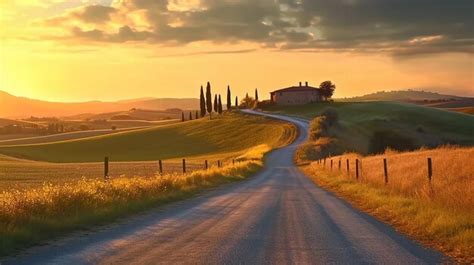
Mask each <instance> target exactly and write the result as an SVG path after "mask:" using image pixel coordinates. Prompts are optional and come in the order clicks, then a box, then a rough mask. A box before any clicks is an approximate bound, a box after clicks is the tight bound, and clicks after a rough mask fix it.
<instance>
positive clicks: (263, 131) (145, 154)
mask: <svg viewBox="0 0 474 265" xmlns="http://www.w3.org/2000/svg"><path fill="white" fill-rule="evenodd" d="M294 131H295V130H294V128H293V126H292V125H290V124H287V123H282V122H279V121H274V120H271V119H266V118H263V117H257V116H252V115H244V114H238V113H226V114H225V115H222V116H218V117H214V118H213V119H212V120H209V119H208V118H203V119H198V120H193V121H187V122H181V123H177V124H171V125H164V126H160V127H156V128H150V129H144V130H138V131H129V132H121V133H115V134H111V135H105V136H97V137H91V138H87V139H79V140H69V141H61V142H56V143H46V144H30V145H17V146H8V147H1V146H0V154H5V155H9V156H13V157H18V158H25V159H30V160H37V161H47V162H59V163H66V162H100V161H103V159H104V157H105V156H109V157H110V158H111V160H112V161H150V160H155V161H156V160H158V159H169V158H183V157H195V156H202V155H205V154H206V155H216V154H219V153H228V152H237V151H239V150H242V149H246V148H250V147H252V146H255V145H260V144H267V145H269V146H271V147H277V146H281V145H282V144H285V143H286V142H287V141H288V139H291V138H292V134H294Z"/></svg>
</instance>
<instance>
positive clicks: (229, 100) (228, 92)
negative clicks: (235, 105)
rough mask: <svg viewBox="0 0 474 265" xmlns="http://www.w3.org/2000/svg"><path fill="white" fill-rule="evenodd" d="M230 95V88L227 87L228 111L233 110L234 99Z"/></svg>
mask: <svg viewBox="0 0 474 265" xmlns="http://www.w3.org/2000/svg"><path fill="white" fill-rule="evenodd" d="M231 98H232V97H231V95H230V86H227V110H230V109H231V108H232V99H231Z"/></svg>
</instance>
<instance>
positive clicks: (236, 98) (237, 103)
mask: <svg viewBox="0 0 474 265" xmlns="http://www.w3.org/2000/svg"><path fill="white" fill-rule="evenodd" d="M235 107H236V108H238V107H239V97H237V96H235Z"/></svg>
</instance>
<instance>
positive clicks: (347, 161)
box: [346, 159, 350, 175]
mask: <svg viewBox="0 0 474 265" xmlns="http://www.w3.org/2000/svg"><path fill="white" fill-rule="evenodd" d="M346 167H347V175H349V174H350V172H349V159H346Z"/></svg>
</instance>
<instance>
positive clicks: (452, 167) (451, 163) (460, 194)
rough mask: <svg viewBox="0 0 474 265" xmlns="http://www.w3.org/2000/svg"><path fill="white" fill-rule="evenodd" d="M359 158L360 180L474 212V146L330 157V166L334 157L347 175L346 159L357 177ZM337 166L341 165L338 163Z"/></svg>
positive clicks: (327, 160) (351, 174) (328, 162)
mask: <svg viewBox="0 0 474 265" xmlns="http://www.w3.org/2000/svg"><path fill="white" fill-rule="evenodd" d="M356 158H357V159H359V161H360V164H359V171H360V172H359V174H360V175H359V181H361V182H364V183H370V184H371V185H373V186H375V187H383V188H384V189H386V190H388V191H390V192H391V193H394V194H401V195H405V196H410V197H414V198H420V199H423V200H428V201H430V202H433V203H437V204H440V205H443V206H444V207H448V208H452V209H453V210H456V209H458V210H461V211H470V212H474V163H473V158H474V148H473V147H467V148H461V147H453V146H445V147H439V148H437V149H431V150H424V149H420V150H418V151H414V152H403V153H398V152H395V151H391V150H387V151H386V152H385V154H382V155H376V156H367V157H362V156H360V155H357V154H353V153H352V154H344V155H342V156H338V157H333V158H330V159H326V167H327V168H328V169H329V167H330V160H331V159H332V160H333V163H334V170H337V166H338V163H339V159H341V160H342V169H341V171H342V172H344V173H346V174H347V169H346V160H347V159H349V162H350V166H349V168H350V176H351V177H352V178H355V159H356ZM384 158H386V159H387V169H388V170H387V171H388V183H387V184H385V182H384V169H383V159H384ZM428 158H431V160H432V168H433V175H432V180H431V182H430V181H429V180H428V162H427V159H428ZM336 165H337V166H336Z"/></svg>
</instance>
